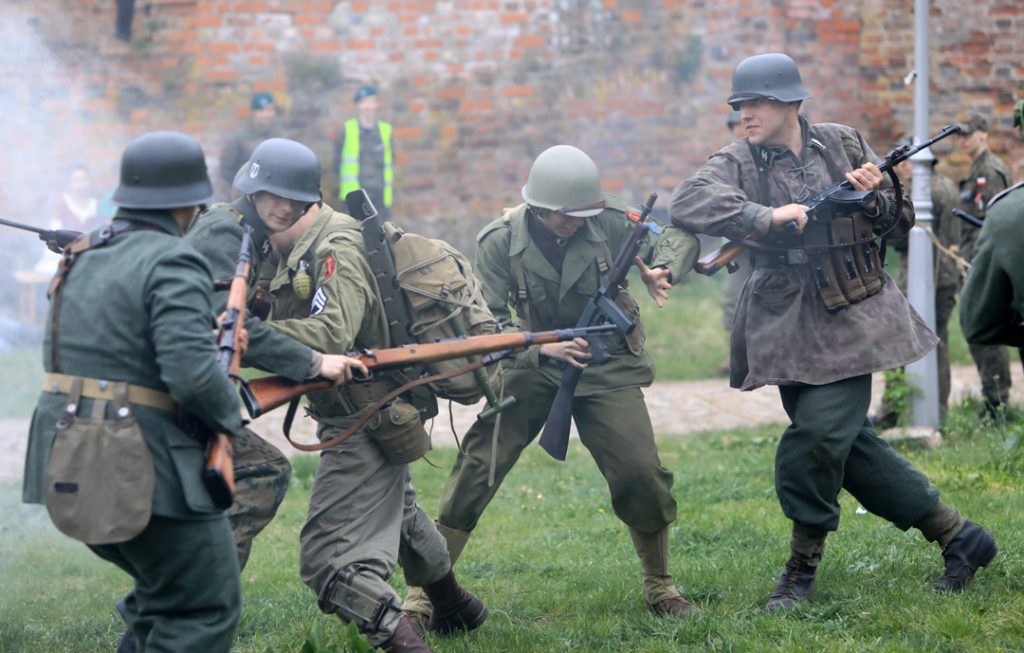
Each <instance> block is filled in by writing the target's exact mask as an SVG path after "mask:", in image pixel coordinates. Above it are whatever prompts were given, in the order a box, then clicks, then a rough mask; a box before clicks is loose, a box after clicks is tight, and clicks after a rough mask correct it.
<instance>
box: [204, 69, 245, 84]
mask: <svg viewBox="0 0 1024 653" xmlns="http://www.w3.org/2000/svg"><path fill="white" fill-rule="evenodd" d="M203 79H205V80H207V81H210V82H233V81H235V80H236V79H238V71H236V70H207V71H206V72H205V73H203Z"/></svg>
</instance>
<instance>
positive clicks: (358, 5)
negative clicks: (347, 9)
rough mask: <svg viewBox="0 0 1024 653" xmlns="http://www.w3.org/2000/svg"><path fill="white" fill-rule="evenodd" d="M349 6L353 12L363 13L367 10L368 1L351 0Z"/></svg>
mask: <svg viewBox="0 0 1024 653" xmlns="http://www.w3.org/2000/svg"><path fill="white" fill-rule="evenodd" d="M351 7H352V11H353V12H355V13H357V14H365V13H366V12H367V10H368V9H369V3H367V2H353V3H352V5H351Z"/></svg>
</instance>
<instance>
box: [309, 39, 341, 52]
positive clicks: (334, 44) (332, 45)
mask: <svg viewBox="0 0 1024 653" xmlns="http://www.w3.org/2000/svg"><path fill="white" fill-rule="evenodd" d="M343 47H344V46H343V44H342V42H341V39H330V40H328V41H313V44H312V45H311V46H310V50H312V51H313V52H340V51H341V50H342V49H343Z"/></svg>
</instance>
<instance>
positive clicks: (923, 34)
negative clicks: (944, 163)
mask: <svg viewBox="0 0 1024 653" xmlns="http://www.w3.org/2000/svg"><path fill="white" fill-rule="evenodd" d="M928 4H929V0H914V70H915V72H916V73H917V77H916V79H915V81H914V142H915V143H920V142H922V141H925V140H928ZM934 160H935V157H934V156H933V155H932V153H931V150H930V149H925V150H922V151H920V152H918V153H917V154H915V155H914V156H913V157H911V159H910V162H911V165H912V166H913V173H912V174H913V176H912V178H911V185H912V187H913V192H912V195H911V198H912V199H913V201H914V213H915V214H916V215H917V224H916V225H915V226H914V228H913V229H912V230H911V231H910V243H909V248H908V256H909V257H910V258H909V259H908V261H907V262H908V266H907V299H908V300H910V304H911V305H912V306H913V307H914V308H915V309H917V312H918V313H920V314H921V317H922V318H924V321H925V324H927V325H928V327H929V328H930V329H932V330H935V277H934V274H935V273H934V270H935V250H934V247H933V246H932V241H931V238H930V236H929V232H930V231H931V228H932V198H931V187H932V185H931V171H932V170H931V168H932V161H934ZM907 374H908V376H909V377H910V383H911V385H914V386H917V388H918V389H919V390H920V391H921V392H919V393H915V396H914V397H913V399H912V400H911V420H910V421H911V424H912V425H913V426H924V427H930V428H938V426H939V374H938V362H937V360H936V356H935V350H934V349H933V350H932V351H930V352H928V355H927V356H925V357H924V358H922V359H921V360H919V361H917V362H916V363H912V364H910V365H908V366H907Z"/></svg>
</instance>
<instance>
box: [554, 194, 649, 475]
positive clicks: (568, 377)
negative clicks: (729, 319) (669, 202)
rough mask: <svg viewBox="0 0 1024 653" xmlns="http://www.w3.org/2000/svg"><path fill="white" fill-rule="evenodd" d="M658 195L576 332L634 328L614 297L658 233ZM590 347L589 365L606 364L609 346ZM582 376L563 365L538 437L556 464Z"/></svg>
mask: <svg viewBox="0 0 1024 653" xmlns="http://www.w3.org/2000/svg"><path fill="white" fill-rule="evenodd" d="M657 199H658V194H657V193H651V195H650V197H648V198H647V203H646V204H644V205H643V207H642V210H641V212H640V217H639V218H637V220H636V225H635V226H634V227H633V230H632V231H631V232H630V234H629V237H628V238H627V239H626V242H625V243H623V245H622V248H621V249H620V250H619V253H618V254H617V255H616V257H615V262H614V263H613V264H612V267H611V268H610V269H609V270H608V272H607V273H606V274H605V275H604V276H603V277H602V278H601V286H600V287H599V288H598V289H597V293H596V294H595V295H594V296H593V297H591V298H590V301H589V302H587V306H586V308H584V309H583V313H582V314H581V315H580V319H579V320H578V321H577V322H576V327H577V328H584V327H592V326H596V325H601V324H612V325H614V326H615V328H616V329H617V330H618V331H621V332H622V333H623V334H624V335H629V334H630V333H632V332H633V330H634V329H635V328H636V322H635V321H634V320H633V319H632V318H631V317H630V316H629V315H627V314H626V313H625V312H624V311H623V310H622V309H621V308H619V306H618V304H616V303H615V297H616V296H617V295H618V294H619V290H620V289H621V288H622V287H623V286H624V285H625V281H626V275H627V274H628V273H629V269H630V267H632V266H633V261H634V259H635V258H636V255H637V253H638V252H639V251H640V246H641V245H642V244H643V241H644V239H645V238H646V237H647V233H648V232H652V231H653V232H654V233H658V232H659V229H658V227H657V225H655V224H654V223H652V222H650V221H649V220H648V216H649V215H650V213H651V209H652V208H653V207H654V202H655V201H657ZM587 340H588V341H589V343H590V351H591V359H590V362H591V364H597V365H600V364H601V363H604V362H605V361H607V360H608V359H609V358H610V357H611V355H610V354H609V353H608V345H606V344H605V342H604V340H603V338H601V337H587ZM582 375H583V370H581V369H579V368H577V367H573V366H572V365H566V367H565V369H564V370H563V371H562V381H561V384H560V385H559V386H558V394H556V395H555V401H554V403H553V404H552V405H551V412H549V413H548V418H547V421H546V422H545V424H544V432H543V433H541V436H540V446H541V447H543V448H544V451H547V452H548V453H549V454H551V456H552V457H553V458H555V459H557V460H565V455H566V453H567V452H568V450H569V427H570V424H571V421H572V400H573V395H575V394H576V385H577V384H578V383H579V381H580V377H581V376H582Z"/></svg>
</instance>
